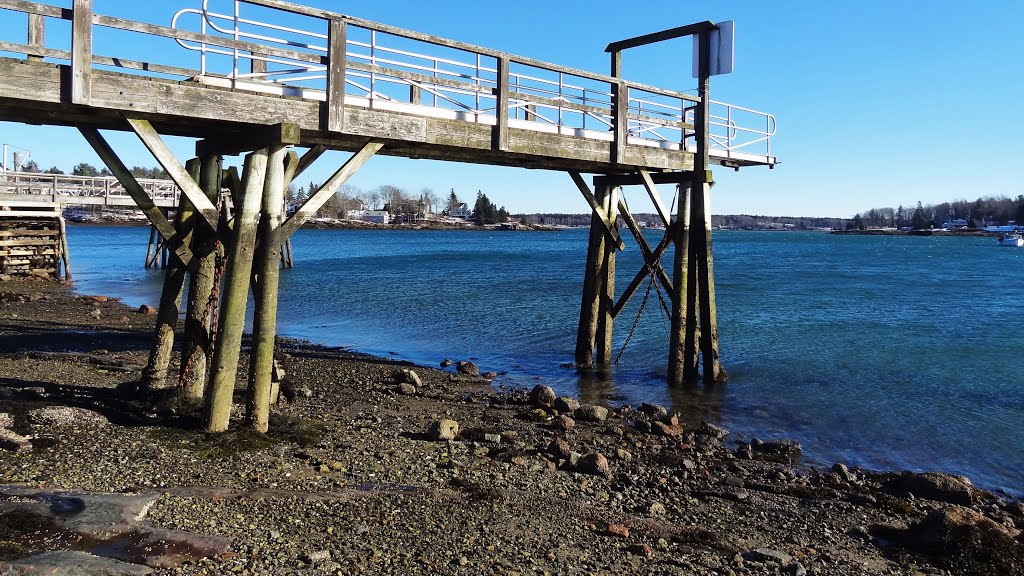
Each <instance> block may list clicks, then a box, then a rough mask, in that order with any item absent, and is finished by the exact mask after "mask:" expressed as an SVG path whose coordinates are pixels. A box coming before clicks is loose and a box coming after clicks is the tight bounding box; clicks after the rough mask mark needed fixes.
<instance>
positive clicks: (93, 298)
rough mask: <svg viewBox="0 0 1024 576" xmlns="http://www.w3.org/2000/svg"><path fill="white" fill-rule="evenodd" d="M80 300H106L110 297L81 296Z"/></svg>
mask: <svg viewBox="0 0 1024 576" xmlns="http://www.w3.org/2000/svg"><path fill="white" fill-rule="evenodd" d="M82 300H84V301H86V302H106V301H107V300H110V298H107V297H106V296H82Z"/></svg>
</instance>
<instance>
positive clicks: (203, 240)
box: [179, 154, 222, 400]
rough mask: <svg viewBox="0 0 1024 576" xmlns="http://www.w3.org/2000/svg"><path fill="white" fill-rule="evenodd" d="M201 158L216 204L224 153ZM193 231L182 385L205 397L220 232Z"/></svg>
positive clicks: (205, 184) (202, 175)
mask: <svg viewBox="0 0 1024 576" xmlns="http://www.w3.org/2000/svg"><path fill="white" fill-rule="evenodd" d="M200 160H201V163H202V165H201V167H200V171H199V179H198V181H199V187H200V188H201V189H202V190H203V192H204V193H205V194H206V197H207V198H209V199H210V201H211V202H213V203H214V204H216V203H217V197H218V196H219V195H220V188H221V173H222V169H221V157H220V156H218V155H213V154H211V155H205V156H203V157H202V158H201V159H200ZM193 234H194V237H193V240H192V245H193V246H194V260H193V262H192V265H191V267H190V271H189V287H188V307H187V312H186V315H185V345H184V346H183V347H182V354H181V372H180V373H181V378H180V380H179V385H180V386H182V387H183V389H184V393H185V395H186V396H188V397H189V398H193V399H196V400H201V399H202V398H203V397H204V395H205V390H206V381H207V379H206V375H207V365H208V363H209V354H210V342H211V334H210V315H211V310H210V295H211V293H212V292H213V289H214V281H215V280H214V279H215V276H216V267H217V234H216V233H215V232H214V231H212V230H208V229H206V228H202V227H200V228H198V229H196V230H195V231H194V232H193Z"/></svg>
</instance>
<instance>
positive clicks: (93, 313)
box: [89, 308, 103, 320]
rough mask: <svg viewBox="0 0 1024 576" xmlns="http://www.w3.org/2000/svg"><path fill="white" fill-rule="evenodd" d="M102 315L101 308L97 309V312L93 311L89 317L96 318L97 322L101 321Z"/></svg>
mask: <svg viewBox="0 0 1024 576" xmlns="http://www.w3.org/2000/svg"><path fill="white" fill-rule="evenodd" d="M102 315H103V313H102V312H100V309H99V308H96V309H95V310H93V311H92V312H90V313H89V316H92V317H93V318H95V319H97V320H99V319H100V316H102Z"/></svg>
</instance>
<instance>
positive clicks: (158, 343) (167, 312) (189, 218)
mask: <svg viewBox="0 0 1024 576" xmlns="http://www.w3.org/2000/svg"><path fill="white" fill-rule="evenodd" d="M188 170H189V171H190V172H191V173H194V174H195V176H196V177H197V178H198V177H199V161H198V159H195V160H190V161H189V162H188ZM194 224H195V212H194V210H193V208H192V206H191V204H190V203H189V201H188V199H187V198H185V197H184V196H182V197H181V202H180V204H179V206H178V211H177V215H176V216H175V218H174V227H175V228H176V229H177V231H178V234H179V235H180V237H181V238H182V239H183V240H184V244H186V245H187V244H188V243H189V242H191V238H192V228H193V226H194ZM186 270H187V268H186V266H185V264H184V263H183V262H182V261H181V260H179V259H178V258H171V260H170V262H168V264H167V266H166V272H164V284H163V288H162V290H161V292H160V308H159V310H158V312H157V317H156V327H155V335H154V336H155V338H154V342H153V348H152V349H151V350H150V353H149V361H148V362H147V363H146V368H145V369H144V370H143V371H142V380H141V382H140V386H141V387H142V388H143V389H145V390H158V389H162V388H164V386H165V382H166V380H167V370H168V368H169V367H170V364H171V352H172V350H173V349H174V330H175V329H176V328H177V326H178V315H179V313H180V310H181V297H182V292H183V289H184V285H185V273H186Z"/></svg>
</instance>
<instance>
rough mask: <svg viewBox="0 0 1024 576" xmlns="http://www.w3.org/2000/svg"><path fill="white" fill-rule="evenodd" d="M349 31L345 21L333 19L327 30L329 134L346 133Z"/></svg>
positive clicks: (327, 115) (327, 122)
mask: <svg viewBox="0 0 1024 576" xmlns="http://www.w3.org/2000/svg"><path fill="white" fill-rule="evenodd" d="M347 47H348V31H347V29H346V24H345V21H344V20H338V19H333V20H331V22H330V24H329V25H328V29H327V50H328V53H329V54H328V57H327V102H326V104H325V108H326V110H325V112H326V114H324V117H325V119H326V122H325V123H326V126H325V128H326V130H327V131H328V132H344V131H345V62H346V59H347V58H346V52H347Z"/></svg>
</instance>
